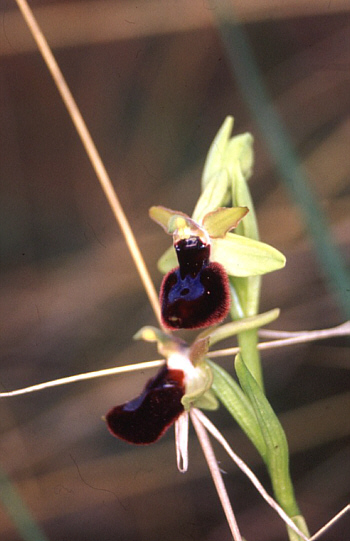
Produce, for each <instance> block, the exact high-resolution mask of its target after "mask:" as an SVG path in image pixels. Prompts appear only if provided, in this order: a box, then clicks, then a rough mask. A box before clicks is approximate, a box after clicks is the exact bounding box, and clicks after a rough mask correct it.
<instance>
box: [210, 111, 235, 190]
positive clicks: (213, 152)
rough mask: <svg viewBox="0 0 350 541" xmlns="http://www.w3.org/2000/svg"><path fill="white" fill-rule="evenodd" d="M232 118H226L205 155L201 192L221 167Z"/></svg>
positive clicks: (230, 130) (231, 126)
mask: <svg viewBox="0 0 350 541" xmlns="http://www.w3.org/2000/svg"><path fill="white" fill-rule="evenodd" d="M233 122H234V120H233V117H232V116H228V117H226V119H225V121H224V123H223V125H222V126H221V128H220V129H219V131H218V133H217V134H216V136H215V138H214V140H213V142H212V144H211V146H210V148H209V151H208V154H207V158H206V160H205V164H204V169H203V173H202V190H203V191H204V190H205V188H206V186H207V184H208V183H209V182H210V181H211V179H212V178H213V176H214V175H216V174H217V173H218V172H219V171H220V170H221V169H222V168H223V167H222V162H223V159H224V157H225V152H226V146H227V143H228V140H229V137H230V135H231V132H232V128H233Z"/></svg>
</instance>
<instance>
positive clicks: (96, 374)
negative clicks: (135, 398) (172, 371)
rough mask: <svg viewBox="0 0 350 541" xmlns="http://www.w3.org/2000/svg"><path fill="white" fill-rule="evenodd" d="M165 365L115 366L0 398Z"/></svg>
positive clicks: (160, 363)
mask: <svg viewBox="0 0 350 541" xmlns="http://www.w3.org/2000/svg"><path fill="white" fill-rule="evenodd" d="M164 363H165V361H164V360H157V361H148V362H145V363H135V364H129V365H126V366H116V367H114V368H106V369H105V370H95V371H94V372H85V373H84V374H76V375H75V376H68V377H66V378H60V379H54V380H52V381H46V382H44V383H37V384H36V385H31V386H30V387H23V389H16V390H15V391H7V392H3V393H0V398H5V397H8V396H18V395H20V394H27V393H34V392H35V391H42V390H43V389H48V388H49V387H58V386H59V385H66V384H67V383H76V382H77V381H85V380H87V379H95V378H103V377H105V376H112V375H114V374H124V373H126V372H135V371H136V370H148V369H149V368H155V367H158V366H162V365H163V364H164Z"/></svg>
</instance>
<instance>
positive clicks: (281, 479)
mask: <svg viewBox="0 0 350 541" xmlns="http://www.w3.org/2000/svg"><path fill="white" fill-rule="evenodd" d="M235 369H236V373H237V376H238V379H239V382H240V384H241V387H242V389H243V391H244V392H245V394H246V395H247V397H248V398H249V400H250V402H251V404H252V406H253V409H254V412H255V415H256V419H257V421H258V423H259V426H260V430H261V433H262V435H263V438H264V441H265V444H266V463H267V467H268V470H269V473H270V477H271V482H272V486H273V489H274V493H275V496H276V499H277V500H278V502H279V503H280V505H281V506H282V507H283V509H284V510H285V511H286V513H288V515H289V516H294V515H298V514H299V509H298V506H297V503H296V501H295V497H294V491H293V485H292V482H291V478H290V474H289V455H288V444H287V439H286V436H285V433H284V430H283V428H282V426H281V423H280V422H279V420H278V418H277V416H276V414H275V413H274V411H273V409H272V407H271V406H270V404H269V402H268V400H267V398H266V396H265V395H264V393H263V391H262V389H261V388H260V386H259V384H258V383H257V381H256V380H255V379H254V378H253V376H252V375H251V373H250V371H249V370H248V368H247V367H246V365H245V364H244V362H243V359H242V357H241V355H237V356H236V359H235Z"/></svg>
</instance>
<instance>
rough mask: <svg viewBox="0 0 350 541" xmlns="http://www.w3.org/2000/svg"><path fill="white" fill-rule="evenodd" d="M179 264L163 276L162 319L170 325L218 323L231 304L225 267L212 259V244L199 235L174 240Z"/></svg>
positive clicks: (180, 326) (189, 325)
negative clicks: (211, 260)
mask: <svg viewBox="0 0 350 541" xmlns="http://www.w3.org/2000/svg"><path fill="white" fill-rule="evenodd" d="M175 250H176V255H177V258H178V261H179V266H178V267H176V268H175V269H173V270H172V271H170V272H169V273H168V274H167V275H166V276H165V277H164V279H163V282H162V286H161V290H160V304H161V313H162V321H163V324H164V325H165V327H167V328H169V329H198V328H200V327H207V326H209V325H214V324H215V323H219V322H220V321H221V320H222V319H224V317H226V315H227V313H228V310H229V307H230V290H229V283H228V277H227V274H226V272H225V269H224V268H223V266H222V265H220V264H219V263H211V262H210V261H209V256H210V245H209V244H205V243H204V242H202V240H201V239H200V238H199V237H195V236H193V237H190V238H188V239H181V240H179V241H178V242H177V243H176V244H175Z"/></svg>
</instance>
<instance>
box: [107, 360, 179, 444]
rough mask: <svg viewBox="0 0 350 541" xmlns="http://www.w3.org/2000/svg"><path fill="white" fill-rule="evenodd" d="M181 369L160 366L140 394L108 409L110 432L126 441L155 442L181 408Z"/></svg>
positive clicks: (136, 442) (137, 442)
mask: <svg viewBox="0 0 350 541" xmlns="http://www.w3.org/2000/svg"><path fill="white" fill-rule="evenodd" d="M184 394H185V384H184V372H183V371H182V370H173V369H169V368H168V367H167V366H163V367H162V368H161V369H160V370H159V372H158V374H157V375H156V376H155V377H154V378H151V379H150V380H149V381H148V382H147V384H146V387H145V389H144V390H143V392H142V393H141V395H140V396H139V397H137V398H134V399H133V400H130V402H126V403H125V404H122V405H120V406H116V407H115V408H113V409H111V410H110V411H109V412H108V413H107V415H106V421H107V425H108V428H109V430H110V432H111V433H112V434H113V435H114V436H117V437H118V438H121V439H123V440H125V441H127V442H129V443H135V444H147V443H153V442H155V441H157V440H158V439H159V438H160V437H161V436H162V435H163V434H164V432H165V431H166V430H167V429H168V428H169V426H170V425H171V424H173V423H174V422H175V421H176V419H177V418H178V417H179V415H180V414H181V413H182V412H183V411H184V407H183V405H182V403H181V398H182V397H183V395H184Z"/></svg>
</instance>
